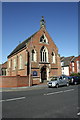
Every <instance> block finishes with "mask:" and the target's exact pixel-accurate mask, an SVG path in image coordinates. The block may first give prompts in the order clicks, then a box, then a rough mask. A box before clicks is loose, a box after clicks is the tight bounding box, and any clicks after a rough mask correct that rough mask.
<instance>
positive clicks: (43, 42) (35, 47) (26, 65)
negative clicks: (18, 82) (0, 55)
mask: <svg viewBox="0 0 80 120" xmlns="http://www.w3.org/2000/svg"><path fill="white" fill-rule="evenodd" d="M7 72H8V73H7V74H8V76H17V75H20V76H29V75H31V76H32V80H33V83H40V82H46V81H47V80H49V77H50V76H58V75H61V66H60V56H59V54H58V48H57V46H56V45H55V43H54V42H53V40H52V38H51V37H50V35H49V33H48V32H47V30H46V22H45V20H44V17H42V19H41V21H40V29H39V30H38V31H37V32H36V33H34V34H33V35H31V36H30V37H29V38H28V39H26V40H25V41H23V42H22V43H20V44H19V45H18V46H17V47H16V48H15V49H14V50H13V51H12V52H11V53H10V55H9V56H8V69H7Z"/></svg>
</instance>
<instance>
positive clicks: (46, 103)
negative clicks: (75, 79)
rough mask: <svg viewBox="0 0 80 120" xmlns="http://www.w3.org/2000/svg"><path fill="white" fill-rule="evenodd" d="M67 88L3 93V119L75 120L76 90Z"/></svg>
mask: <svg viewBox="0 0 80 120" xmlns="http://www.w3.org/2000/svg"><path fill="white" fill-rule="evenodd" d="M79 87H80V85H71V86H69V87H66V86H64V87H59V88H48V87H45V88H42V89H36V90H24V91H12V92H3V93H2V100H0V104H1V102H2V116H3V118H77V117H78V114H79V106H78V89H79Z"/></svg>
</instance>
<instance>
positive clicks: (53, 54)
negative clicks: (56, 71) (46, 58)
mask: <svg viewBox="0 0 80 120" xmlns="http://www.w3.org/2000/svg"><path fill="white" fill-rule="evenodd" d="M52 63H56V58H55V53H54V52H52Z"/></svg>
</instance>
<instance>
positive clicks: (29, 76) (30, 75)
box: [29, 37, 32, 87]
mask: <svg viewBox="0 0 80 120" xmlns="http://www.w3.org/2000/svg"><path fill="white" fill-rule="evenodd" d="M31 50H32V37H31V42H30V54H29V87H30V86H31Z"/></svg>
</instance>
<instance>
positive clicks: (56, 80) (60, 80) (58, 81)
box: [48, 76, 69, 88]
mask: <svg viewBox="0 0 80 120" xmlns="http://www.w3.org/2000/svg"><path fill="white" fill-rule="evenodd" d="M63 85H66V86H69V79H68V77H67V76H60V77H52V78H51V81H49V82H48V87H57V88H58V87H59V86H63Z"/></svg>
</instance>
